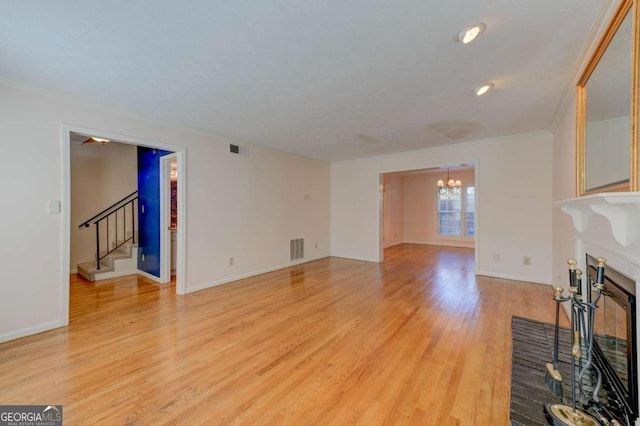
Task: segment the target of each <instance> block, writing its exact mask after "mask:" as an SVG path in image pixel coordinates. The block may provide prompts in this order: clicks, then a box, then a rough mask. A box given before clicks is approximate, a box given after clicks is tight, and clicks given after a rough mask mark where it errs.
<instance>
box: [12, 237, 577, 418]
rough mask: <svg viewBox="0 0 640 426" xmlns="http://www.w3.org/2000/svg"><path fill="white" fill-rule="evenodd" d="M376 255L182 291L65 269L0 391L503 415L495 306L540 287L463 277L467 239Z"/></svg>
mask: <svg viewBox="0 0 640 426" xmlns="http://www.w3.org/2000/svg"><path fill="white" fill-rule="evenodd" d="M385 257H386V261H385V262H384V263H382V264H375V263H367V262H361V261H354V260H347V259H340V258H327V259H322V260H318V261H315V262H310V263H306V264H303V265H299V266H295V267H292V268H288V269H283V270H279V271H276V272H271V273H268V274H264V275H260V276H257V277H253V278H249V279H245V280H242V281H238V282H235V283H230V284H226V285H222V286H218V287H214V288H211V289H207V290H203V291H200V292H196V293H192V294H189V295H187V296H176V295H175V287H173V286H172V285H164V286H159V285H157V284H155V283H153V282H151V281H149V280H147V279H145V278H142V277H137V276H131V277H124V278H117V279H112V280H108V281H104V282H101V283H99V284H94V283H90V282H88V281H85V280H84V279H82V278H78V277H75V276H73V277H72V279H71V316H70V325H69V327H66V328H62V329H58V330H53V331H50V332H46V333H41V334H39V335H35V336H30V337H26V338H23V339H19V340H15V341H12V342H7V343H4V344H0V404H62V405H63V406H64V419H65V424H66V425H72V424H83V425H97V424H105V425H110V424H113V425H124V424H127V425H128V424H140V425H149V424H154V425H155V424H181V425H199V424H203V425H215V424H229V425H231V424H246V425H258V424H274V425H312V424H319V425H334V424H336V425H341V424H362V425H378V424H398V425H401V424H415V425H507V424H508V419H509V380H510V377H509V376H510V370H511V367H510V358H511V316H512V315H519V316H524V317H528V318H533V319H536V320H541V321H547V322H552V321H553V319H554V318H553V315H554V304H553V300H552V295H551V293H552V291H551V288H550V287H549V286H544V285H539V284H530V283H523V282H515V281H508V280H503V279H494V278H487V277H476V276H474V260H473V259H474V254H473V250H471V249H459V248H444V247H433V246H421V245H409V244H406V245H400V246H396V247H393V248H390V249H387V250H386V252H385ZM565 325H566V319H565Z"/></svg>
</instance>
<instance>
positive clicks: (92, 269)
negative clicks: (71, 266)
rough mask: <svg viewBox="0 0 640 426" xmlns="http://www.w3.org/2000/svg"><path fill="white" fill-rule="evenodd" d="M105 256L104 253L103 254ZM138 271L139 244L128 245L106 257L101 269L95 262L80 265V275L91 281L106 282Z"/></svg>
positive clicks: (102, 261) (101, 263) (103, 259)
mask: <svg viewBox="0 0 640 426" xmlns="http://www.w3.org/2000/svg"><path fill="white" fill-rule="evenodd" d="M102 255H104V253H102ZM137 271H138V244H133V243H126V244H124V245H122V246H120V247H119V248H118V249H117V250H115V251H112V252H111V253H109V254H107V255H104V257H103V258H102V260H101V261H100V269H98V266H97V264H96V262H95V261H91V262H84V263H79V264H78V275H81V276H83V277H84V278H86V279H87V280H89V281H98V280H105V279H107V278H115V277H121V276H123V275H130V274H135V273H136V272H137Z"/></svg>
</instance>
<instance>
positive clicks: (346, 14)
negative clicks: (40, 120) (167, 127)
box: [0, 0, 611, 161]
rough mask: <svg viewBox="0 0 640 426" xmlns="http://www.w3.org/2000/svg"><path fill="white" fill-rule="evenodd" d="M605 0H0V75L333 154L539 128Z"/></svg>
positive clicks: (280, 145) (312, 153) (157, 116)
mask: <svg viewBox="0 0 640 426" xmlns="http://www.w3.org/2000/svg"><path fill="white" fill-rule="evenodd" d="M610 1H611V0H473V1H470V0H448V1H441V0H437V1H436V0H404V1H401V2H397V1H389V0H351V1H344V0H340V1H338V0H323V1H312V0H246V1H238V0H235V1H233V0H229V1H213V0H189V1H182V2H178V1H175V0H137V1H130V0H127V1H122V0H109V1H104V0H101V1H97V0H74V1H72V0H58V1H51V0H30V1H15V0H0V79H2V80H3V81H4V82H5V83H8V84H21V85H25V84H26V85H29V86H32V87H34V88H36V89H39V90H46V91H47V92H50V93H55V94H58V95H60V96H68V97H71V98H76V99H84V100H87V101H91V102H94V103H96V104H101V105H104V106H107V107H110V108H117V109H119V110H121V111H124V112H126V113H129V114H133V115H136V116H141V117H146V118H150V119H153V120H161V121H163V122H173V123H179V124H185V125H189V126H193V127H197V128H202V129H207V130H210V131H214V132H216V133H219V134H223V135H227V136H231V137H234V138H236V139H238V140H239V141H250V142H254V143H258V144H264V145H269V146H272V147H274V148H277V149H281V150H285V151H290V152H294V153H298V154H302V155H305V156H309V157H315V158H319V159H323V160H327V161H333V160H339V159H348V158H356V157H364V156H371V155H379V154H385V153H390V152H397V151H406V150H410V149H416V148H422V147H431V146H437V145H445V144H451V143H457V142H462V141H467V140H478V139H483V138H488V137H495V136H502V135H508V134H514V133H520V132H527V131H533V130H540V129H548V128H549V127H550V126H551V123H552V120H553V116H554V113H555V112H556V110H557V109H558V106H559V104H560V103H561V101H562V99H561V98H562V96H563V94H564V93H565V91H566V90H567V88H568V87H569V85H570V84H571V82H572V79H573V77H574V73H575V71H576V66H577V61H578V59H579V55H580V52H581V50H582V48H583V45H584V43H585V40H586V38H587V35H588V34H589V32H590V30H591V27H592V25H593V24H594V22H595V20H596V17H597V16H598V13H599V12H600V9H601V7H602V6H603V4H604V3H607V4H609V2H610ZM477 21H482V22H485V23H486V25H487V29H486V31H485V33H484V34H483V36H482V37H481V38H479V39H478V40H477V41H476V42H474V43H472V44H470V45H462V44H460V43H456V42H454V41H453V39H454V36H455V35H456V33H457V32H458V31H459V30H460V29H462V28H464V27H466V26H468V25H470V24H472V23H475V22H477ZM485 81H491V82H493V83H494V84H495V89H494V90H493V91H492V92H490V93H489V94H487V95H486V96H484V97H481V98H478V97H476V96H475V95H474V94H473V89H474V87H476V86H477V85H479V84H480V83H482V82H485ZM105 130H109V129H105Z"/></svg>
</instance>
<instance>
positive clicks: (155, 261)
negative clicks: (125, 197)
mask: <svg viewBox="0 0 640 426" xmlns="http://www.w3.org/2000/svg"><path fill="white" fill-rule="evenodd" d="M167 154H171V151H163V150H161V149H151V148H146V147H142V146H139V147H138V269H139V270H141V271H144V272H147V273H149V274H151V275H154V276H156V277H158V278H160V157H162V156H163V155H167ZM142 255H144V261H143V260H142Z"/></svg>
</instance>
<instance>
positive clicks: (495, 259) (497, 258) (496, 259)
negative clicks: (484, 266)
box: [493, 253, 500, 262]
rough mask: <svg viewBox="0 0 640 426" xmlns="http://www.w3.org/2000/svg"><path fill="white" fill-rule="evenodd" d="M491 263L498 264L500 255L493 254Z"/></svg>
mask: <svg viewBox="0 0 640 426" xmlns="http://www.w3.org/2000/svg"><path fill="white" fill-rule="evenodd" d="M493 261H494V262H500V253H493Z"/></svg>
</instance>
